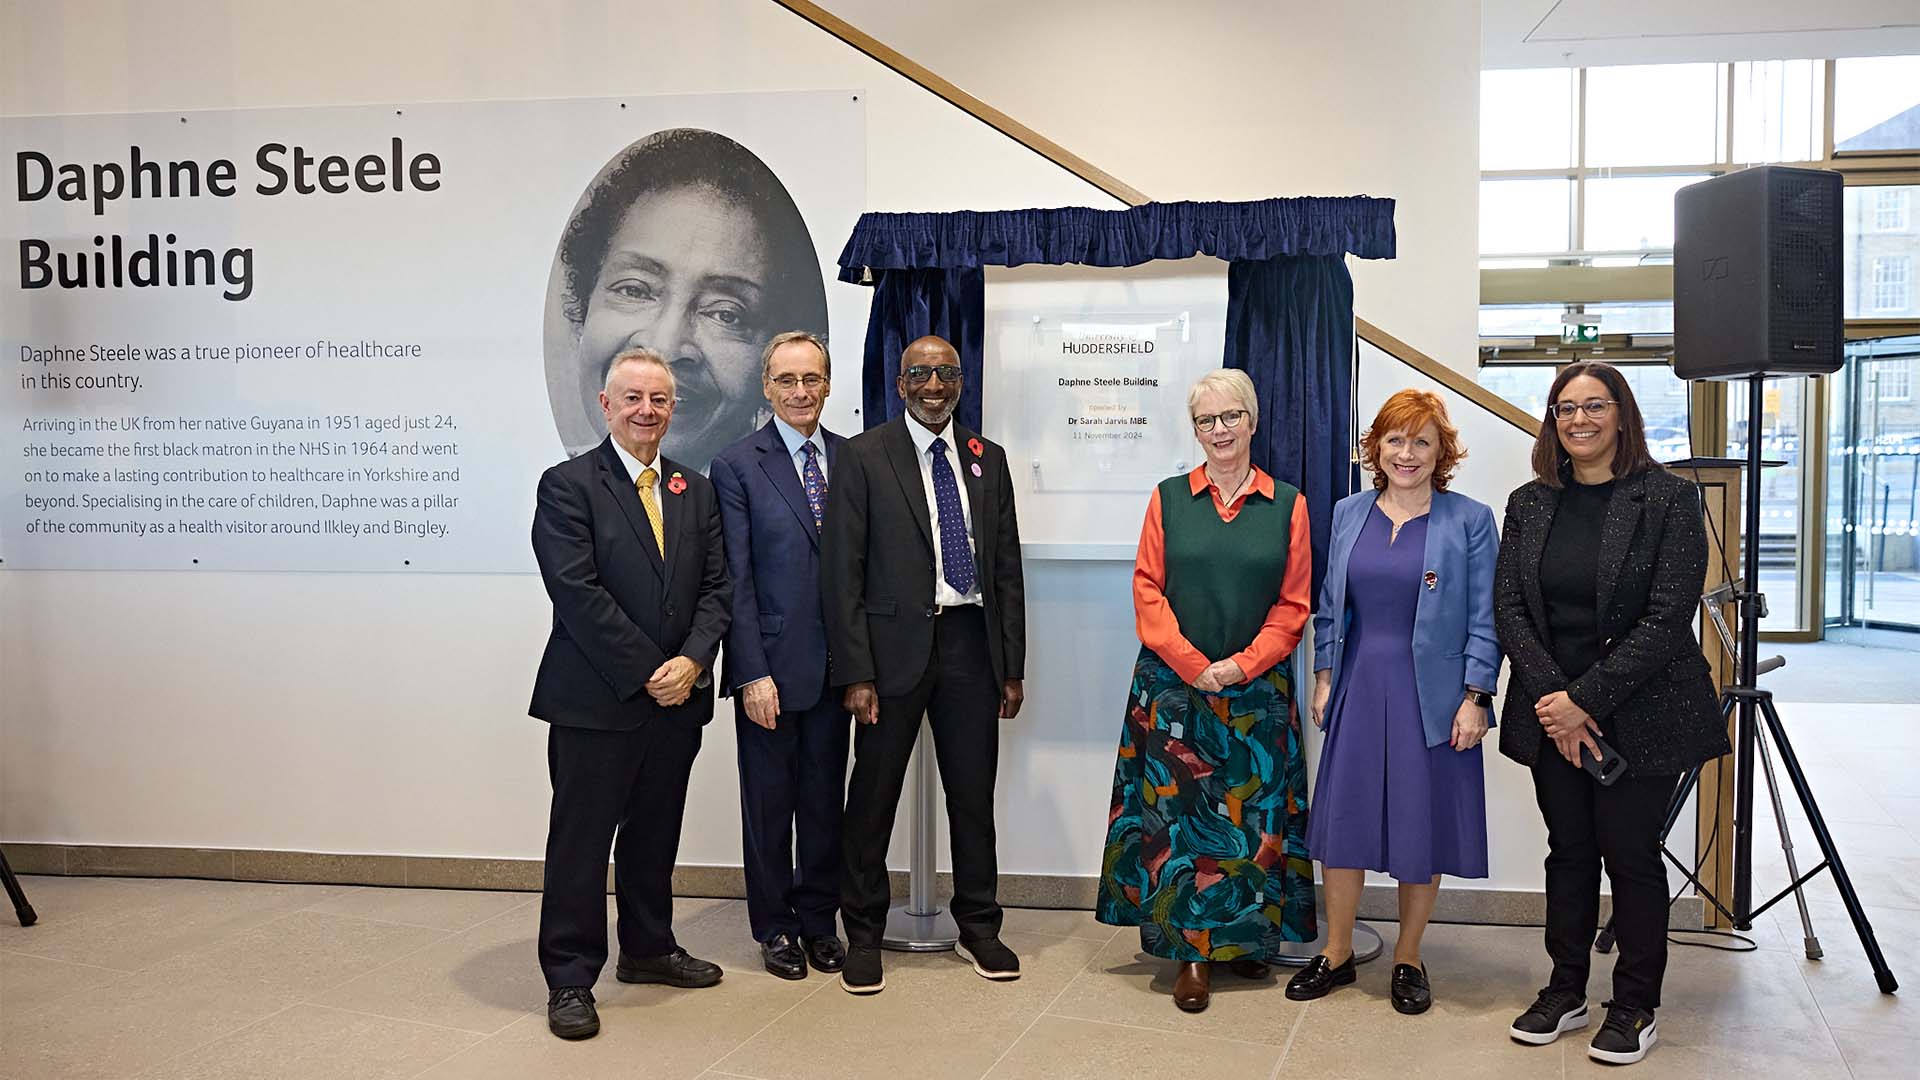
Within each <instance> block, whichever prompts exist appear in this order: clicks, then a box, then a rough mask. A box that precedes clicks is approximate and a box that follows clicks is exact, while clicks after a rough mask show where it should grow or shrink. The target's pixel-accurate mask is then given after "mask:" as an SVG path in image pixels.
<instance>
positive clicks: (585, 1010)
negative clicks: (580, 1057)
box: [547, 986, 600, 1039]
mask: <svg viewBox="0 0 1920 1080" xmlns="http://www.w3.org/2000/svg"><path fill="white" fill-rule="evenodd" d="M547 1030H548V1031H551V1032H553V1033H554V1034H555V1035H558V1036H560V1037H561V1038H563V1039H591V1038H593V1037H594V1036H595V1035H598V1034H600V1012H599V1010H597V1009H595V1008H594V1007H593V991H591V990H589V989H587V988H586V987H584V986H562V987H560V988H559V989H558V990H555V991H554V992H553V993H551V994H548V995H547Z"/></svg>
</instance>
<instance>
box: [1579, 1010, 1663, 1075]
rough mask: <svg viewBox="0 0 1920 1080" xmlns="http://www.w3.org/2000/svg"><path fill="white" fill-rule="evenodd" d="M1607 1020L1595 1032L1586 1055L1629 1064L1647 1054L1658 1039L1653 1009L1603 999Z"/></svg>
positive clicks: (1601, 1059)
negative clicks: (1637, 1007)
mask: <svg viewBox="0 0 1920 1080" xmlns="http://www.w3.org/2000/svg"><path fill="white" fill-rule="evenodd" d="M1606 1009H1607V1022H1606V1023H1604V1024H1601V1025H1600V1030H1599V1031H1597V1032H1594V1035H1593V1042H1591V1043H1589V1044H1588V1045H1587V1056H1588V1057H1590V1058H1592V1059H1593V1060H1595V1061H1604V1062H1606V1063H1607V1064H1609V1065H1631V1064H1633V1063H1634V1062H1636V1061H1639V1060H1640V1059H1641V1058H1643V1057H1646V1056H1647V1051H1649V1050H1651V1049H1653V1044H1654V1043H1655V1042H1656V1041H1658V1040H1659V1038H1660V1036H1659V1034H1658V1031H1657V1025H1655V1023H1654V1022H1653V1010H1652V1009H1636V1008H1634V1007H1633V1006H1632V1005H1622V1004H1620V1003H1619V1002H1617V1001H1609V1002H1607V1003H1606Z"/></svg>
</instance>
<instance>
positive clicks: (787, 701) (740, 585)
mask: <svg viewBox="0 0 1920 1080" xmlns="http://www.w3.org/2000/svg"><path fill="white" fill-rule="evenodd" d="M820 433H821V435H822V436H823V437H824V441H825V442H826V444H827V462H826V466H827V488H828V490H832V488H833V483H834V476H835V473H834V470H835V468H836V467H837V465H836V463H837V462H838V461H839V458H840V447H841V446H842V445H843V444H844V443H845V442H846V441H847V440H845V439H843V438H841V437H840V436H838V435H835V434H834V433H833V432H831V431H828V430H826V429H825V428H821V429H820ZM711 474H712V478H713V487H714V490H715V491H716V492H718V493H719V496H720V521H721V529H722V531H723V532H724V533H725V535H726V544H727V568H728V569H729V571H731V573H732V576H733V625H732V627H731V628H730V629H729V630H728V632H727V648H726V652H725V653H723V654H722V657H723V663H722V674H721V679H720V682H721V688H720V692H721V693H722V694H723V695H730V694H732V693H733V692H734V691H735V689H736V688H738V687H741V686H745V685H746V684H748V683H750V682H754V681H755V680H758V679H763V678H765V677H767V676H768V675H771V676H773V685H774V688H775V689H776V690H778V691H779V692H780V711H781V712H800V711H802V710H804V709H808V708H812V707H813V706H814V705H816V704H818V703H819V701H820V698H821V695H822V694H823V693H824V692H825V690H826V682H827V624H826V620H825V618H824V617H823V616H822V615H821V612H820V532H819V530H818V529H816V528H814V524H813V510H812V508H811V507H809V506H808V505H807V493H806V490H805V489H804V488H803V487H801V484H800V474H799V473H798V472H796V471H795V470H794V467H793V456H792V455H791V454H789V453H788V452H787V444H786V441H785V440H783V439H782V438H781V437H780V429H779V428H777V427H775V426H774V424H773V421H771V420H769V421H767V423H766V426H765V427H762V428H761V429H760V430H759V431H756V432H754V433H753V434H751V435H748V436H747V437H746V438H744V439H741V440H740V441H739V442H736V443H734V444H733V445H731V446H729V447H727V448H726V449H724V450H722V451H720V453H719V454H718V455H716V456H715V457H714V459H713V467H712V470H711Z"/></svg>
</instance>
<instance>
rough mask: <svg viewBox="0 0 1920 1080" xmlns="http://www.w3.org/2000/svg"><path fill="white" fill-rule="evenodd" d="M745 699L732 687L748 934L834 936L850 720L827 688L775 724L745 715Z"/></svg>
mask: <svg viewBox="0 0 1920 1080" xmlns="http://www.w3.org/2000/svg"><path fill="white" fill-rule="evenodd" d="M741 701H742V699H741V698H740V696H739V695H738V694H735V696H734V699H733V726H734V732H735V736H736V740H737V742H738V743H739V747H740V832H741V848H742V852H743V854H744V856H745V861H746V872H747V923H748V925H749V926H750V927H751V928H752V930H753V939H754V940H755V941H766V940H767V939H768V938H771V937H773V936H774V935H775V934H794V935H797V936H802V937H831V936H835V935H837V933H838V930H837V929H836V928H835V926H834V916H835V915H836V914H838V913H839V910H840V816H841V811H842V809H843V807H844V805H845V802H846V784H847V745H848V740H849V738H850V737H851V736H850V731H851V727H852V724H853V720H852V718H850V717H849V716H848V715H847V711H846V710H845V709H844V708H842V707H841V704H840V694H839V692H838V691H837V690H835V689H834V688H833V687H828V688H826V690H825V691H824V692H823V694H822V696H821V700H820V701H819V702H818V703H816V704H815V705H814V706H813V707H812V708H810V709H804V710H800V711H798V712H783V713H781V714H780V717H779V719H778V720H776V721H775V722H774V728H773V730H772V731H768V730H767V729H766V728H763V727H761V726H760V725H759V724H756V723H754V722H753V721H751V720H749V719H747V711H746V708H745V707H744V705H742V703H741Z"/></svg>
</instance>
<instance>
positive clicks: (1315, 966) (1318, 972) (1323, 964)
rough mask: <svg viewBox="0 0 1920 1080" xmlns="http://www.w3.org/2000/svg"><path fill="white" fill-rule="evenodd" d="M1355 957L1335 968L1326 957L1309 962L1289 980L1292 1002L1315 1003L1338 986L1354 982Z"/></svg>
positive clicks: (1318, 957)
mask: <svg viewBox="0 0 1920 1080" xmlns="http://www.w3.org/2000/svg"><path fill="white" fill-rule="evenodd" d="M1353 978H1354V976H1353V957H1351V956H1349V957H1347V958H1346V960H1345V961H1344V962H1342V963H1341V965H1340V966H1339V967H1334V966H1333V965H1332V964H1331V963H1329V962H1328V961H1327V958H1326V957H1324V956H1316V957H1314V958H1313V959H1312V960H1310V961H1308V963H1307V966H1306V967H1305V968H1302V969H1301V971H1300V972H1299V974H1297V975H1295V976H1294V977H1293V978H1291V979H1288V980H1287V997H1288V999H1289V1000H1292V1001H1313V1000H1315V999H1318V998H1323V997H1326V996H1327V995H1328V994H1330V993H1332V992H1333V988H1334V987H1336V986H1346V985H1348V984H1349V983H1351V982H1353Z"/></svg>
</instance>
